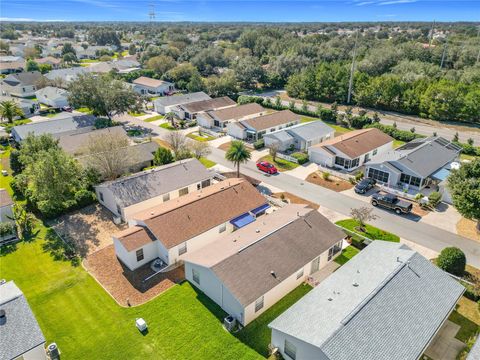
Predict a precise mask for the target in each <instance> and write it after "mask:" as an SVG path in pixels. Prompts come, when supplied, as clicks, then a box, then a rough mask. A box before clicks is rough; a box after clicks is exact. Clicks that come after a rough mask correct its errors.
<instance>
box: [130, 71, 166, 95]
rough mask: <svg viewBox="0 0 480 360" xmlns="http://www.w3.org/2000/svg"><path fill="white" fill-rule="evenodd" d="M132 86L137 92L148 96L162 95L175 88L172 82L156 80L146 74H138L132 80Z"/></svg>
mask: <svg viewBox="0 0 480 360" xmlns="http://www.w3.org/2000/svg"><path fill="white" fill-rule="evenodd" d="M132 87H133V90H134V91H135V92H137V93H138V94H140V95H148V96H150V95H152V96H163V95H166V94H170V93H172V92H173V91H174V90H175V84H174V83H171V82H168V81H164V80H156V79H152V78H149V77H146V76H140V77H139V78H137V79H135V80H133V82H132Z"/></svg>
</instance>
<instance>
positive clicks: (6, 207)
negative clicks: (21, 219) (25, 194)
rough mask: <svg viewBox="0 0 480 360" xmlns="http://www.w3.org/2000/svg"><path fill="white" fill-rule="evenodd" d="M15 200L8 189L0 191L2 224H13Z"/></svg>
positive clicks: (0, 220)
mask: <svg viewBox="0 0 480 360" xmlns="http://www.w3.org/2000/svg"><path fill="white" fill-rule="evenodd" d="M13 204H14V202H13V200H12V198H11V196H10V194H9V193H8V191H7V190H6V189H0V222H11V221H13V220H12V217H13Z"/></svg>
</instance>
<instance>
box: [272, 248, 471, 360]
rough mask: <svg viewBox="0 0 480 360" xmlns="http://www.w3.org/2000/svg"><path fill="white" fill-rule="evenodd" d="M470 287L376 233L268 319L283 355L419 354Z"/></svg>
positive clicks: (413, 358)
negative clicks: (377, 236)
mask: <svg viewBox="0 0 480 360" xmlns="http://www.w3.org/2000/svg"><path fill="white" fill-rule="evenodd" d="M464 291H465V288H464V287H463V286H462V285H461V284H460V283H459V282H458V281H457V280H455V279H453V278H452V277H451V276H450V275H449V274H447V273H446V272H444V271H442V270H441V269H440V268H438V267H437V266H435V265H434V264H432V263H431V262H430V261H429V260H427V259H425V258H424V257H423V256H422V255H420V254H419V253H417V252H415V251H413V250H411V249H410V248H408V247H407V246H406V245H403V244H400V243H392V242H385V241H381V240H377V241H374V242H373V243H372V244H370V245H369V246H367V247H366V248H365V249H364V250H362V251H361V252H360V253H359V254H358V255H356V256H355V257H354V258H352V259H351V260H349V261H348V262H347V263H346V264H345V265H343V266H342V267H340V268H339V269H338V270H337V271H335V272H334V273H333V274H331V275H330V276H329V277H328V278H327V279H326V280H324V281H323V282H321V283H320V284H319V285H318V286H317V287H315V288H314V289H313V290H312V291H310V292H309V293H308V294H307V295H305V296H304V297H303V298H302V299H300V300H299V301H298V302H297V303H296V304H294V305H293V306H292V307H290V308H289V309H288V310H287V311H285V312H284V313H283V314H281V315H280V316H279V317H277V318H276V319H275V320H273V322H271V323H270V324H269V327H270V328H271V329H272V340H271V344H272V346H273V347H274V348H276V349H278V351H279V352H280V354H281V355H282V356H283V357H284V359H294V360H310V359H325V360H350V359H368V360H385V359H391V360H393V359H398V360H400V359H401V360H417V359H420V358H421V355H422V354H423V353H424V351H425V349H426V348H427V347H428V345H429V344H430V343H431V342H432V340H433V339H434V338H435V336H436V334H437V333H438V331H439V330H440V328H441V327H442V325H443V324H444V322H445V321H446V320H447V318H448V317H449V315H450V314H451V312H452V311H453V310H454V309H455V305H456V304H457V301H458V300H459V298H460V297H461V296H462V294H463V292H464Z"/></svg>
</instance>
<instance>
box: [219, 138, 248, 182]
mask: <svg viewBox="0 0 480 360" xmlns="http://www.w3.org/2000/svg"><path fill="white" fill-rule="evenodd" d="M251 157H252V154H251V153H250V151H248V149H247V147H246V146H245V144H244V143H243V142H242V141H239V140H234V141H232V144H231V145H230V148H229V149H228V150H227V152H226V153H225V159H227V160H229V161H231V162H233V163H234V164H235V165H236V166H237V177H240V164H242V163H246V162H247V161H248V160H250V158H251Z"/></svg>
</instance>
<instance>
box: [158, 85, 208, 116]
mask: <svg viewBox="0 0 480 360" xmlns="http://www.w3.org/2000/svg"><path fill="white" fill-rule="evenodd" d="M210 99H211V97H210V96H208V95H207V94H205V93H204V92H203V91H199V92H194V93H189V94H182V95H174V96H162V97H160V98H158V99H155V100H154V101H153V106H154V108H155V111H156V112H158V113H159V114H166V113H168V112H170V111H172V108H174V107H176V106H178V105H182V104H187V103H191V102H197V101H203V100H210Z"/></svg>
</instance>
